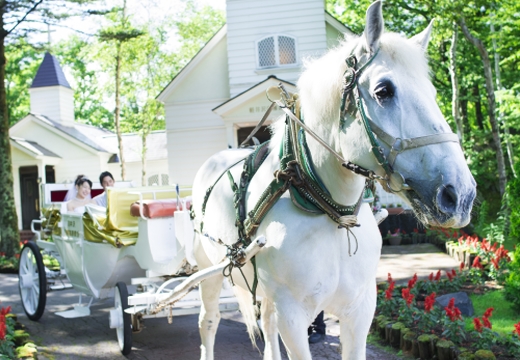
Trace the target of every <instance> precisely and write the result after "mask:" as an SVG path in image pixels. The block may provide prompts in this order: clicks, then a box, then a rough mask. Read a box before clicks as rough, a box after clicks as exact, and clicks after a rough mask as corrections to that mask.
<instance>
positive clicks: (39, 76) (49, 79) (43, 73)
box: [31, 52, 70, 89]
mask: <svg viewBox="0 0 520 360" xmlns="http://www.w3.org/2000/svg"><path fill="white" fill-rule="evenodd" d="M55 85H61V86H65V87H67V88H69V89H70V85H69V82H68V81H67V78H65V74H64V73H63V70H62V69H61V66H60V63H59V62H58V59H56V58H55V57H54V56H53V55H51V54H50V53H49V52H46V53H45V57H44V58H43V61H42V63H41V64H40V67H39V68H38V71H37V72H36V76H35V77H34V80H33V83H32V85H31V88H35V87H44V86H55Z"/></svg>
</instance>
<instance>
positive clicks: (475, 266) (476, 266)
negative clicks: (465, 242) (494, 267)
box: [471, 256, 483, 269]
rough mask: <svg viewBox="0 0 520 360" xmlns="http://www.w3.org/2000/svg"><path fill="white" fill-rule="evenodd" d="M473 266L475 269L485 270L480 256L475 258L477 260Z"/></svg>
mask: <svg viewBox="0 0 520 360" xmlns="http://www.w3.org/2000/svg"><path fill="white" fill-rule="evenodd" d="M471 266H473V267H474V268H477V269H483V266H482V264H481V263H480V257H479V256H477V257H476V258H475V260H473V264H472V265H471Z"/></svg>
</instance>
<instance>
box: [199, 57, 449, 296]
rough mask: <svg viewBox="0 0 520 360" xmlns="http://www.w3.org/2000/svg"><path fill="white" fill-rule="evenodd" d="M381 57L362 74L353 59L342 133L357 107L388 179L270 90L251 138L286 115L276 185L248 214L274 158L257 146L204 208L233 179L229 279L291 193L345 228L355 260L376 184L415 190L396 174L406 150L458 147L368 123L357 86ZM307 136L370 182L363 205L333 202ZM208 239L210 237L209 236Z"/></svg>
mask: <svg viewBox="0 0 520 360" xmlns="http://www.w3.org/2000/svg"><path fill="white" fill-rule="evenodd" d="M378 51H379V50H378ZM377 54H378V52H376V53H375V54H373V55H372V56H371V57H369V58H368V60H367V61H366V62H365V64H364V65H363V66H361V67H360V68H357V65H358V62H357V58H356V57H355V56H354V55H351V56H349V57H348V58H347V59H346V63H347V69H346V71H345V73H344V76H343V89H342V93H341V107H340V125H339V131H344V130H345V125H346V123H347V116H348V115H349V114H348V111H349V108H350V107H351V106H350V105H351V104H355V109H354V110H353V111H356V110H357V116H358V117H359V118H360V120H361V121H362V123H363V125H364V128H365V131H366V133H367V135H368V137H369V140H370V144H371V147H372V153H373V154H374V156H375V157H376V159H377V162H378V164H379V165H380V166H381V167H382V168H383V169H384V171H385V176H380V175H378V174H376V173H375V171H373V170H370V169H366V168H363V167H361V166H359V165H357V164H354V163H352V162H350V161H346V160H345V159H343V157H342V156H341V155H340V154H338V153H337V152H336V151H335V150H334V149H332V148H331V147H330V146H329V145H328V144H327V143H326V142H325V141H324V140H323V139H321V138H320V137H319V136H318V135H317V134H316V133H314V131H313V130H312V129H310V128H309V127H308V126H307V125H306V124H305V123H304V120H303V118H302V116H301V115H302V114H301V113H300V100H299V97H298V94H289V93H288V92H287V91H286V90H285V89H284V88H283V86H282V85H281V84H280V85H279V86H278V87H271V88H269V89H268V90H267V97H268V99H269V100H270V101H271V102H272V104H271V106H270V107H269V109H268V111H267V113H266V115H264V117H263V119H262V121H261V122H260V123H259V124H258V125H257V127H256V128H255V130H254V131H253V132H252V133H251V134H250V135H249V137H248V139H250V138H252V136H253V135H254V133H255V132H256V130H257V129H259V128H260V126H261V125H262V123H263V122H264V121H265V120H266V119H267V116H268V114H269V113H270V111H271V110H272V108H273V106H274V104H276V105H278V106H279V107H280V109H282V110H283V111H284V112H285V114H286V119H285V123H286V125H285V133H284V139H283V141H282V144H281V147H280V153H279V157H280V168H279V169H278V170H276V171H275V172H274V179H273V180H272V181H271V183H270V184H269V185H268V186H267V188H266V189H265V190H264V191H263V193H262V194H261V196H260V198H259V200H258V201H257V203H256V205H255V206H254V207H253V209H252V210H251V211H249V212H247V214H246V194H247V188H248V186H249V183H250V182H251V179H252V178H253V176H254V175H255V173H256V172H257V170H258V169H259V168H260V166H261V165H262V163H263V161H264V160H265V159H266V158H267V156H268V155H269V154H268V147H269V146H268V142H266V143H264V144H261V145H259V146H257V147H256V149H255V150H254V151H253V152H252V153H251V154H250V155H249V156H247V157H246V158H244V159H241V160H239V161H238V162H236V163H234V164H233V165H231V166H230V167H228V168H227V169H226V170H225V171H224V172H223V173H222V174H221V175H220V176H219V177H218V179H217V180H216V182H215V183H214V184H213V185H212V186H210V187H209V188H208V190H207V191H206V196H205V197H204V201H203V205H202V214H203V216H204V215H205V209H206V204H207V201H208V199H209V196H210V194H211V191H212V189H213V188H214V186H215V185H216V184H217V183H218V181H219V180H220V179H221V178H222V176H223V175H224V174H225V173H227V175H228V178H229V181H230V184H231V188H232V190H233V193H234V205H235V210H236V221H235V225H236V227H237V229H238V236H239V237H238V241H237V242H236V243H234V244H233V245H225V244H224V243H223V242H222V241H220V240H218V242H219V243H221V244H223V245H225V246H227V247H228V257H229V258H230V260H231V262H230V265H229V266H230V268H229V269H227V270H225V275H230V274H231V270H232V268H233V267H239V268H240V266H242V265H241V264H239V263H238V262H237V261H234V260H233V258H236V256H238V255H237V254H240V249H241V248H243V247H244V246H247V245H249V243H251V238H252V237H253V236H254V234H255V233H256V230H257V228H258V227H259V226H260V224H261V222H262V220H263V219H264V217H265V216H266V214H267V213H268V212H269V210H270V209H271V208H272V207H273V206H274V204H275V203H276V202H277V201H278V199H279V198H280V197H281V196H282V195H283V194H284V193H285V192H286V191H287V190H289V192H290V196H291V200H292V202H293V204H294V205H295V206H296V207H298V208H299V209H301V210H303V211H306V212H309V213H313V214H326V215H327V216H329V217H330V218H331V219H332V220H333V221H334V222H336V223H337V224H338V228H345V229H346V230H347V234H348V242H349V243H348V245H349V255H352V254H351V249H350V234H351V233H352V232H351V230H350V228H351V227H353V226H359V224H357V214H358V212H359V208H360V205H361V203H362V200H363V195H364V194H365V193H366V195H367V197H370V196H371V194H370V190H371V189H372V187H373V182H374V180H379V181H381V182H382V183H383V185H384V188H385V190H387V191H389V192H394V193H395V192H399V191H402V190H409V189H410V187H409V186H408V185H407V184H406V183H405V181H404V178H403V176H402V175H401V174H400V173H399V172H397V171H395V170H394V169H393V165H394V163H395V160H396V158H397V156H398V155H399V154H400V153H402V152H404V151H406V150H410V149H414V148H418V147H422V146H427V145H431V144H437V143H442V142H457V143H458V137H457V135H456V134H453V133H441V134H432V135H427V136H422V137H416V138H409V139H401V138H394V137H392V136H391V135H390V134H388V133H386V132H385V131H383V130H382V129H381V128H380V127H378V126H377V125H376V124H375V123H374V122H373V121H372V120H370V119H369V118H368V117H367V115H366V112H365V108H364V105H363V98H362V96H361V91H360V89H359V86H357V85H358V79H359V77H360V75H361V73H362V72H363V70H364V69H366V67H367V66H368V65H369V64H370V63H371V62H372V60H373V59H374V58H375V57H376V56H377ZM306 134H308V135H310V136H312V137H313V138H314V139H315V140H316V141H318V142H319V143H320V144H321V145H322V146H324V147H325V148H326V149H327V150H328V151H329V152H330V153H331V154H332V155H334V156H335V157H336V158H337V159H338V160H339V161H340V163H341V165H342V166H343V167H345V168H346V169H348V170H350V171H352V172H354V173H356V174H358V175H361V176H364V177H365V178H366V179H367V182H366V184H365V189H364V191H362V192H361V194H360V197H359V199H358V201H357V202H356V203H355V204H354V205H351V206H347V205H342V204H339V203H337V202H336V201H335V200H334V199H333V198H332V197H331V195H330V192H329V191H328V190H327V188H326V187H325V185H324V183H323V181H322V180H321V179H320V178H319V176H318V174H317V173H316V172H315V171H314V167H313V162H312V158H311V154H310V152H309V149H308V147H307V140H306ZM378 140H381V141H382V142H383V143H385V144H386V145H387V146H388V147H389V148H390V151H389V155H388V156H386V155H385V151H384V149H383V147H381V145H380V144H379V141H378ZM242 161H243V162H244V166H243V170H242V174H241V176H240V182H239V183H238V185H237V183H236V182H235V180H234V178H233V176H232V175H231V172H230V169H231V168H232V167H234V166H235V165H237V164H238V163H240V162H242ZM200 231H201V233H203V222H201V229H200ZM352 234H353V233H352ZM205 235H206V236H208V235H207V234H205ZM354 238H355V236H354ZM355 240H356V249H355V251H354V254H356V252H357V249H358V246H357V245H358V244H357V239H355ZM254 260H255V259H254V258H253V259H251V261H252V263H253V266H254V268H255V271H254V283H253V287H252V288H250V291H251V292H252V294H253V302H254V301H255V299H254V294H255V291H256V285H257V272H256V262H255V261H254ZM244 279H245V278H244ZM246 282H247V281H246ZM248 286H249V284H248Z"/></svg>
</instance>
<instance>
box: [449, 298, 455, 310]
mask: <svg viewBox="0 0 520 360" xmlns="http://www.w3.org/2000/svg"><path fill="white" fill-rule="evenodd" d="M448 307H449V308H450V309H453V308H454V307H455V298H451V299H450V301H449V302H448Z"/></svg>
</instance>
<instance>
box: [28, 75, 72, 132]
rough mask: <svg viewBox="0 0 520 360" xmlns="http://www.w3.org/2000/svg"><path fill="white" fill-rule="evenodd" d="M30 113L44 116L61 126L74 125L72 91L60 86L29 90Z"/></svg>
mask: <svg viewBox="0 0 520 360" xmlns="http://www.w3.org/2000/svg"><path fill="white" fill-rule="evenodd" d="M29 94H30V97H31V113H33V114H39V115H45V116H47V117H48V118H49V119H52V120H54V121H58V122H60V123H62V124H63V125H72V124H73V123H74V91H73V90H72V89H69V88H66V87H64V86H61V85H57V86H45V87H38V88H31V89H29Z"/></svg>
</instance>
